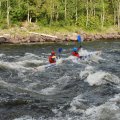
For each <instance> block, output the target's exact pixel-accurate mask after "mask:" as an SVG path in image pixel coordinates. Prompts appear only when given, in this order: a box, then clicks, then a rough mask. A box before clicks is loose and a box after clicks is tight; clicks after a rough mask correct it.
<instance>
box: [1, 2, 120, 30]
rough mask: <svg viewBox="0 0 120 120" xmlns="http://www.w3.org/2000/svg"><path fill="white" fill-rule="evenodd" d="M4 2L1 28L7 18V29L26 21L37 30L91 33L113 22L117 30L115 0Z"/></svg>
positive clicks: (117, 3) (117, 12)
mask: <svg viewBox="0 0 120 120" xmlns="http://www.w3.org/2000/svg"><path fill="white" fill-rule="evenodd" d="M8 2H9V4H7V3H8ZM8 2H7V1H6V0H0V27H1V28H7V27H6V26H7V25H6V19H7V18H8V17H9V21H10V24H11V25H10V26H14V25H15V24H16V25H17V26H21V22H24V21H28V22H37V24H38V25H39V26H52V27H64V28H65V27H66V26H75V27H79V28H82V29H86V30H89V31H92V30H99V29H100V28H101V27H110V26H113V25H114V22H115V23H116V24H115V25H116V26H117V25H118V20H117V18H119V17H120V15H119V9H118V8H119V6H118V5H119V4H120V1H119V0H112V1H110V0H66V3H65V0H8ZM65 10H66V11H65ZM8 12H9V14H7V13H8ZM65 13H66V14H65ZM65 16H66V17H65ZM87 18H88V24H87V26H86V23H87ZM101 23H103V24H101ZM102 25H103V26H102Z"/></svg>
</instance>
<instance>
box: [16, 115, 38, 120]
mask: <svg viewBox="0 0 120 120" xmlns="http://www.w3.org/2000/svg"><path fill="white" fill-rule="evenodd" d="M14 120H36V119H34V118H33V117H31V116H27V115H26V116H22V117H20V118H15V119H14Z"/></svg>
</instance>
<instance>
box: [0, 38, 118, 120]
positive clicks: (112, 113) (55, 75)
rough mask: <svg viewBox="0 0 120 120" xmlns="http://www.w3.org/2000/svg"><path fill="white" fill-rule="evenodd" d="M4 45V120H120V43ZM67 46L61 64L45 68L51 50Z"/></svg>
mask: <svg viewBox="0 0 120 120" xmlns="http://www.w3.org/2000/svg"><path fill="white" fill-rule="evenodd" d="M73 46H75V45H74V44H70V45H62V44H46V45H0V120H120V41H119V40H114V41H110V40H108V41H96V42H85V43H83V50H82V52H81V54H88V53H94V52H96V51H101V54H100V55H93V56H92V57H90V58H89V59H85V60H79V61H77V62H76V61H72V60H69V59H67V60H64V61H63V60H62V59H63V58H69V57H70V55H71V51H72V47H73ZM59 47H62V48H63V52H62V53H61V55H60V57H61V58H60V59H59V61H63V62H59V63H58V64H57V65H56V66H53V67H52V66H51V67H45V66H46V65H47V64H48V55H50V52H51V49H54V50H55V51H56V52H57V49H58V48H59Z"/></svg>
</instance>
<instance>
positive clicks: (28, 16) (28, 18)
mask: <svg viewBox="0 0 120 120" xmlns="http://www.w3.org/2000/svg"><path fill="white" fill-rule="evenodd" d="M27 2H28V0H27ZM27 21H28V22H30V10H29V3H28V15H27Z"/></svg>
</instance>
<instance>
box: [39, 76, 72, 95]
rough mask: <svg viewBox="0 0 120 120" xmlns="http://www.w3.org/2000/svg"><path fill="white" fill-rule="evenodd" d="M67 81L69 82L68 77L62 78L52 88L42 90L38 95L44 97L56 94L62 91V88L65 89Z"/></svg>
mask: <svg viewBox="0 0 120 120" xmlns="http://www.w3.org/2000/svg"><path fill="white" fill-rule="evenodd" d="M69 80H70V77H69V76H63V77H61V78H59V79H58V80H56V81H55V82H54V83H53V85H52V86H50V87H47V88H45V89H42V90H41V91H40V93H41V94H44V95H54V94H57V93H58V92H59V91H60V90H62V88H63V87H65V86H66V85H67V84H68V81H69Z"/></svg>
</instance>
